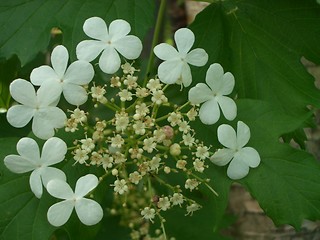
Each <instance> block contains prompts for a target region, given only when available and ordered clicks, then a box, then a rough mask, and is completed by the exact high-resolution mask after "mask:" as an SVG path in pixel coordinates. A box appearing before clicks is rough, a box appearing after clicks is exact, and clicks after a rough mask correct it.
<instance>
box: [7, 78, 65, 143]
mask: <svg viewBox="0 0 320 240" xmlns="http://www.w3.org/2000/svg"><path fill="white" fill-rule="evenodd" d="M59 91H60V89H59V86H57V85H55V84H51V83H48V84H44V85H42V86H41V87H40V88H39V89H38V91H37V93H36V92H35V89H34V87H33V86H32V84H31V83H30V82H28V81H26V80H23V79H16V80H14V81H13V82H12V83H11V84H10V93H11V96H12V97H13V99H14V100H16V101H17V102H19V103H21V105H20V104H19V105H14V106H12V107H11V108H10V109H9V110H8V112H7V119H8V122H9V123H10V124H11V125H12V126H14V127H17V128H21V127H24V126H25V125H27V124H28V123H29V122H30V120H31V119H32V118H33V121H32V131H33V133H34V134H35V135H36V136H37V137H39V138H41V139H48V138H50V137H52V136H53V135H54V129H55V128H62V127H64V123H65V121H66V119H67V117H66V114H65V113H64V112H63V111H62V110H61V109H60V108H58V107H56V104H57V96H58V95H59Z"/></svg>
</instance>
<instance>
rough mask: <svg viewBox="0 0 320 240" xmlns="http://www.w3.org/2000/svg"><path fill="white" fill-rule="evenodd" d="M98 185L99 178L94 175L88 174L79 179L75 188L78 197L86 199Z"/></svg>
mask: <svg viewBox="0 0 320 240" xmlns="http://www.w3.org/2000/svg"><path fill="white" fill-rule="evenodd" d="M97 185H98V178H97V177H96V176H95V175H93V174H87V175H85V176H83V177H81V178H79V179H78V181H77V183H76V188H75V191H74V192H75V195H76V196H77V197H84V196H85V195H87V194H88V193H89V192H90V191H92V190H93V189H94V188H96V186H97Z"/></svg>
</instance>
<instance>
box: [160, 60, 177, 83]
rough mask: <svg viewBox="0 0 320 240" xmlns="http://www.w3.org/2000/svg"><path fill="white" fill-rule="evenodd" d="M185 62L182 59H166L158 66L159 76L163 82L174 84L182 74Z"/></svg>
mask: <svg viewBox="0 0 320 240" xmlns="http://www.w3.org/2000/svg"><path fill="white" fill-rule="evenodd" d="M182 66H183V62H182V61H180V60H178V61H177V60H169V61H164V62H163V63H161V64H160V65H159V67H158V76H159V79H160V81H161V82H163V83H166V84H174V83H176V82H177V81H178V79H179V78H180V76H181V71H182Z"/></svg>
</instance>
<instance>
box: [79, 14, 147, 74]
mask: <svg viewBox="0 0 320 240" xmlns="http://www.w3.org/2000/svg"><path fill="white" fill-rule="evenodd" d="M83 31H84V32H85V33H86V34H87V35H88V36H89V37H91V38H93V39H96V40H84V41H82V42H80V43H79V44H78V46H77V49H76V53H77V57H78V59H81V60H85V61H89V62H91V61H92V60H94V59H95V58H96V57H97V56H98V55H99V54H100V53H101V52H102V54H101V57H100V59H99V66H100V68H101V70H102V71H103V72H105V73H108V74H113V73H115V72H116V71H118V69H119V68H120V65H121V60H120V57H119V53H120V54H121V55H122V56H124V57H125V58H127V59H130V60H133V59H136V58H138V57H139V56H140V53H141V51H142V43H141V41H140V39H139V38H138V37H136V36H133V35H128V33H129V32H130V31H131V27H130V24H129V23H128V22H126V21H125V20H122V19H117V20H114V21H113V22H111V23H110V26H109V29H108V27H107V25H106V23H105V21H104V20H103V19H101V18H99V17H91V18H89V19H87V20H86V21H85V23H84V25H83Z"/></svg>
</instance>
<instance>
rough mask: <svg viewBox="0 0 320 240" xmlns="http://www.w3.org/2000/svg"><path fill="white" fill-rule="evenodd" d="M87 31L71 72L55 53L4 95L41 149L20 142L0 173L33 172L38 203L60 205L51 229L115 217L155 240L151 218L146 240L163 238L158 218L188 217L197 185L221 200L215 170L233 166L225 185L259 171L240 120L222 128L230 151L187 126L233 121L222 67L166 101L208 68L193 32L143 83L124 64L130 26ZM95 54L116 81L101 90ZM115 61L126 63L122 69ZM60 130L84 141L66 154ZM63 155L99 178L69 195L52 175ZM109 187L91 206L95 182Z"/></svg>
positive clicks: (84, 181)
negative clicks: (181, 98) (73, 218)
mask: <svg viewBox="0 0 320 240" xmlns="http://www.w3.org/2000/svg"><path fill="white" fill-rule="evenodd" d="M83 30H84V32H85V33H86V34H87V36H89V37H90V38H92V39H91V40H84V41H82V42H80V43H79V44H78V45H77V48H76V54H77V57H78V60H77V61H75V62H73V63H71V64H70V65H69V66H68V60H69V55H68V51H67V49H66V48H65V47H64V46H62V45H59V46H57V47H55V48H54V50H53V52H52V55H51V67H50V66H40V67H38V68H36V69H34V70H33V71H32V73H31V76H30V80H31V83H30V82H29V81H27V80H23V79H17V80H15V81H13V82H12V83H11V85H10V92H11V95H12V97H13V99H14V100H16V101H17V102H18V104H17V105H14V106H12V107H11V108H10V109H9V111H8V113H7V119H8V121H9V123H11V124H12V125H13V126H15V127H23V126H25V125H26V124H27V123H28V122H30V121H31V120H32V131H33V133H34V134H35V136H36V137H38V138H40V139H43V140H46V142H45V144H44V145H43V148H42V153H41V154H40V150H39V147H38V144H37V143H36V141H35V140H33V139H31V138H23V139H21V140H20V141H19V142H18V144H17V152H18V154H19V155H9V156H7V157H6V158H5V160H4V162H5V165H6V166H7V167H8V168H9V169H10V170H11V171H13V172H16V173H25V172H30V171H32V173H31V175H30V187H31V190H32V191H33V192H34V194H35V196H36V197H38V198H40V197H41V196H42V194H43V187H45V188H46V190H47V192H48V193H49V194H50V195H52V196H53V197H56V198H58V199H62V200H63V201H61V202H58V203H56V204H54V205H52V206H51V207H50V208H49V209H48V213H47V217H48V221H49V222H50V223H51V224H52V225H53V226H61V225H63V224H65V223H66V222H67V221H68V219H69V217H70V215H71V213H72V211H73V209H75V211H76V213H77V215H78V217H79V219H80V221H81V222H82V223H84V224H86V225H94V224H96V223H98V222H99V221H100V220H101V219H102V218H103V214H104V212H107V213H109V214H112V215H120V216H121V224H123V225H125V226H127V227H129V228H131V229H132V232H131V238H132V239H141V238H142V237H147V238H149V239H151V235H150V234H149V227H150V224H152V223H154V222H155V221H156V219H157V222H160V225H161V230H160V229H159V230H157V237H156V238H152V239H162V238H163V236H165V230H164V223H165V219H164V217H163V213H164V212H166V211H169V210H171V209H173V208H185V215H190V216H191V215H192V214H193V213H194V212H195V211H198V210H200V209H201V205H200V204H199V203H197V201H196V200H194V199H193V197H192V193H193V192H195V191H198V189H199V188H201V187H207V188H208V189H209V190H210V191H212V193H213V194H216V195H217V193H216V192H215V190H214V189H213V188H212V187H211V183H210V179H208V178H206V177H204V176H206V175H205V172H206V169H207V168H209V167H213V166H212V163H214V164H216V165H218V166H224V165H227V164H228V163H229V162H230V164H229V166H228V170H227V175H228V176H229V177H230V178H231V179H240V178H243V177H245V176H246V175H247V174H248V172H249V167H251V168H255V167H257V166H258V165H259V163H260V156H259V154H258V152H257V151H256V150H255V149H253V148H251V147H245V145H246V144H247V143H248V141H249V139H250V130H249V127H248V126H247V125H246V124H245V123H243V122H241V121H238V127H237V133H236V132H235V130H234V129H233V128H232V127H231V126H229V125H226V124H223V125H221V126H219V127H218V133H217V135H218V140H219V141H220V143H221V144H222V145H223V146H225V147H226V148H223V149H219V150H217V148H216V147H214V146H212V145H208V144H206V143H205V142H203V141H201V139H198V138H197V133H196V131H195V130H194V128H193V127H192V126H193V124H192V123H193V122H195V121H197V119H198V118H199V119H200V121H201V122H202V123H204V124H207V125H211V124H215V123H217V122H218V120H219V118H220V115H221V114H220V110H221V111H222V114H223V115H224V117H225V118H226V119H227V120H229V121H232V120H234V119H235V118H236V115H237V107H236V103H235V101H234V100H233V99H232V98H231V97H228V96H227V95H230V94H231V93H232V91H233V89H234V86H235V79H234V76H233V75H232V74H231V73H230V72H227V73H225V72H224V70H223V68H222V66H221V65H220V64H218V63H213V64H211V65H210V66H209V69H208V71H207V75H206V78H205V81H206V84H204V83H198V84H196V85H195V86H194V87H192V88H191V89H190V90H189V95H188V101H187V102H186V103H183V104H180V105H177V104H175V103H173V102H172V101H171V99H170V96H169V94H168V93H167V89H168V87H170V85H172V84H179V85H181V88H182V87H185V88H187V87H189V86H190V85H191V84H192V75H191V68H190V66H189V64H190V65H193V66H196V67H200V66H204V65H205V64H206V63H207V62H208V54H207V53H206V52H205V50H204V49H201V48H196V49H193V50H191V49H192V46H193V44H194V41H195V36H194V34H193V32H192V31H191V30H189V29H187V28H183V29H180V30H178V31H177V32H176V33H175V35H174V39H175V43H176V47H177V49H175V48H174V47H173V46H171V45H168V44H166V43H161V44H159V45H157V46H155V48H154V49H153V51H154V53H155V55H156V56H157V57H159V58H160V59H161V60H164V62H162V63H161V64H160V66H159V68H158V75H156V76H154V77H153V78H147V77H146V78H145V79H141V76H139V73H140V71H139V69H136V68H135V67H134V66H133V63H130V62H128V60H134V59H136V58H138V57H139V55H140V53H141V51H142V44H141V41H140V40H139V38H137V37H136V36H133V35H128V34H129V32H130V31H131V28H130V25H129V23H127V22H126V21H124V20H115V21H113V22H111V23H110V25H109V26H107V25H106V23H105V22H104V20H103V19H101V18H98V17H92V18H89V19H87V20H86V21H85V23H84V25H83ZM100 54H101V56H100V58H99V60H98V63H99V67H100V69H101V70H102V72H104V73H106V74H112V75H111V76H110V80H109V81H107V82H105V81H104V82H102V83H101V82H98V81H96V82H92V79H93V77H94V74H95V71H94V68H93V66H92V65H91V63H90V62H91V61H94V60H95V59H96V58H97V57H98V56H99V55H100ZM120 55H121V56H123V57H124V58H125V59H126V61H125V62H124V63H121V58H120ZM119 69H121V71H119ZM108 76H109V75H108ZM62 95H63V98H64V99H65V100H66V101H67V102H68V103H69V104H70V105H74V106H75V107H73V109H72V110H68V111H63V110H62V109H61V108H59V107H58V104H59V100H60V98H61V96H62ZM85 102H93V103H94V107H95V108H93V109H91V110H92V111H91V110H89V111H86V110H85V108H81V107H80V105H82V104H84V103H85ZM200 104H202V105H201V106H200ZM96 109H97V110H96ZM97 112H99V113H101V112H103V113H104V114H97ZM59 128H64V130H65V132H66V133H65V134H73V133H75V132H78V133H79V134H77V136H80V134H81V133H83V135H82V137H80V138H79V137H77V139H74V141H73V145H72V146H69V148H68V147H67V145H66V143H65V142H64V141H63V140H62V139H60V138H57V137H54V135H55V131H56V130H57V129H59ZM60 131H61V130H60ZM68 149H69V150H70V152H71V154H72V157H71V158H73V159H71V158H68V160H67V161H73V165H74V164H77V165H78V164H79V165H81V166H83V167H87V168H89V167H90V168H91V170H90V172H91V173H95V174H87V175H85V176H80V178H79V179H78V181H77V183H76V186H75V190H74V191H73V190H72V189H71V187H70V186H69V184H68V183H67V178H68V176H66V174H65V173H64V172H63V171H62V170H60V169H58V168H54V167H51V166H52V165H55V164H60V162H62V161H63V160H64V159H65V158H66V154H67V152H68ZM101 172H103V173H102V174H101ZM97 176H99V178H98V177H97ZM177 176H179V177H178V178H177ZM105 179H109V180H108V182H110V181H111V184H108V186H107V187H108V189H110V191H111V192H113V198H114V201H113V205H112V206H107V207H106V208H104V209H103V208H102V207H101V206H100V204H99V203H98V202H97V201H95V200H93V199H90V198H93V197H94V196H95V195H94V194H92V193H93V192H94V191H95V189H96V187H97V186H98V185H99V184H106V180H105ZM177 179H179V180H177ZM190 196H191V197H190Z"/></svg>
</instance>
